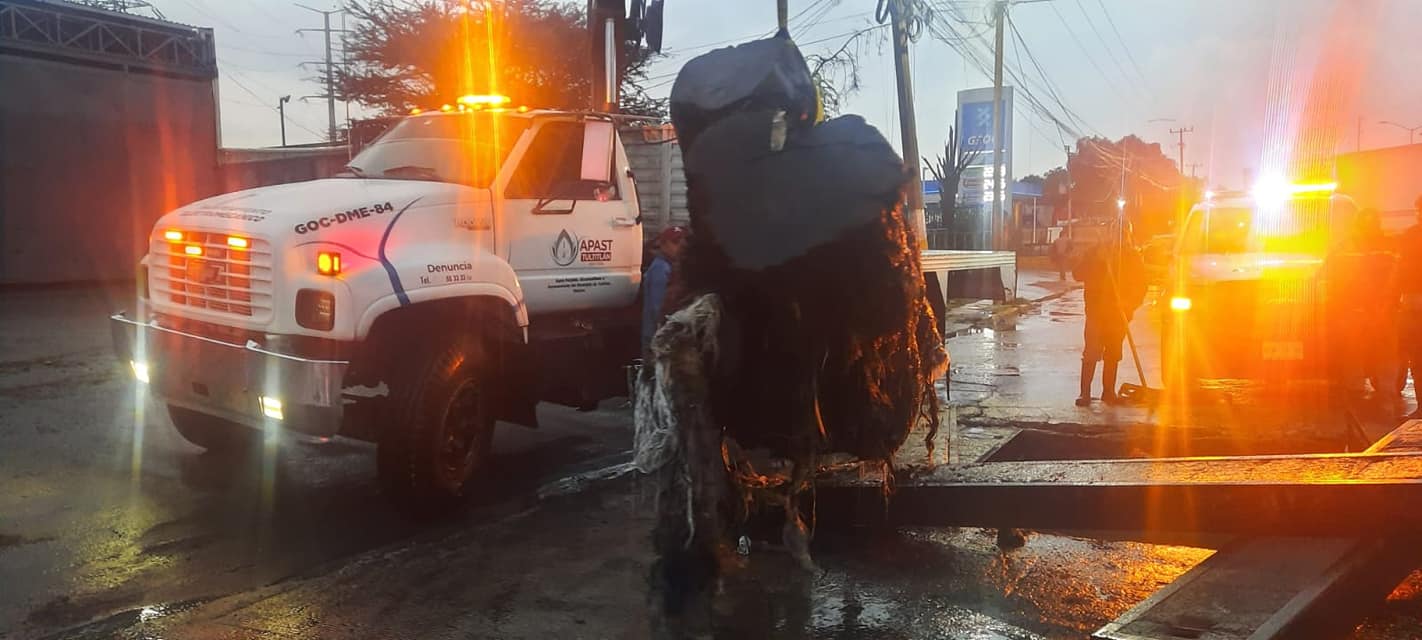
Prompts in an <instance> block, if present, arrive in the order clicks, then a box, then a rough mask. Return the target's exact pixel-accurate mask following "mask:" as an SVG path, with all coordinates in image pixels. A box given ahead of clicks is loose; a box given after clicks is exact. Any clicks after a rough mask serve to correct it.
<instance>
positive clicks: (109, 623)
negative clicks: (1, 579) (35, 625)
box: [44, 598, 214, 640]
mask: <svg viewBox="0 0 1422 640" xmlns="http://www.w3.org/2000/svg"><path fill="white" fill-rule="evenodd" d="M212 600H214V598H197V599H193V600H184V601H182V602H168V603H161V604H153V605H148V606H145V607H139V608H137V609H129V610H128V611H122V612H119V613H116V614H113V615H111V616H109V617H107V618H104V619H102V620H96V621H94V622H91V623H89V624H86V625H83V626H79V627H75V628H72V629H67V630H65V631H61V632H59V633H56V634H53V635H49V636H46V637H45V638H44V640H108V639H110V638H115V637H118V634H119V632H120V631H123V630H125V629H129V628H131V627H133V626H134V625H136V624H139V623H144V622H153V621H156V620H159V619H162V618H166V617H168V616H172V615H177V614H180V613H185V612H187V611H191V610H193V609H196V608H198V607H200V606H202V605H204V604H206V603H208V602H211V601H212ZM144 637H145V638H146V637H149V636H144ZM155 640H156V639H155Z"/></svg>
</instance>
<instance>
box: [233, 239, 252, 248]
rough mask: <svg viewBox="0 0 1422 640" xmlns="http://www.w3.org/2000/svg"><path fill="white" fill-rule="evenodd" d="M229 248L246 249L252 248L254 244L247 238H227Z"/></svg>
mask: <svg viewBox="0 0 1422 640" xmlns="http://www.w3.org/2000/svg"><path fill="white" fill-rule="evenodd" d="M227 246H229V247H232V248H234V249H246V248H247V247H250V246H252V243H251V242H248V241H247V239H246V238H241V237H238V236H227Z"/></svg>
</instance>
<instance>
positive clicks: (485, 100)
mask: <svg viewBox="0 0 1422 640" xmlns="http://www.w3.org/2000/svg"><path fill="white" fill-rule="evenodd" d="M509 102H512V100H511V99H510V98H509V97H508V96H501V95H494V94H471V95H465V96H459V104H467V105H470V106H473V105H486V106H497V105H501V104H508V103H509Z"/></svg>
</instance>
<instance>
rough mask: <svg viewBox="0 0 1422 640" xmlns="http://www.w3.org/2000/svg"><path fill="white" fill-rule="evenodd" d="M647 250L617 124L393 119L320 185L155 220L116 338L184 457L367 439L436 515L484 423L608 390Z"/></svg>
mask: <svg viewBox="0 0 1422 640" xmlns="http://www.w3.org/2000/svg"><path fill="white" fill-rule="evenodd" d="M642 254H643V242H642V229H641V226H640V225H639V218H638V206H637V192H636V189H635V186H634V183H633V176H632V173H631V171H630V170H629V169H628V165H627V157H626V153H625V151H624V149H623V147H622V144H621V142H620V140H619V138H618V134H617V131H616V127H615V126H614V123H613V121H612V119H610V118H609V117H607V116H603V115H598V114H588V113H570V112H557V111H527V110H522V109H519V110H513V109H503V108H497V107H496V108H482V107H481V106H480V105H477V104H476V105H474V108H469V109H463V108H461V109H460V110H449V111H446V112H432V113H425V114H420V115H413V116H411V117H408V118H405V119H402V120H401V121H400V122H398V123H397V124H395V125H394V126H393V127H391V129H390V130H389V131H388V132H387V133H385V134H384V135H383V136H382V137H381V138H380V139H379V140H378V141H376V142H375V143H373V144H372V145H370V146H369V147H367V148H365V149H364V150H363V151H362V152H361V153H360V154H359V155H357V156H356V157H355V158H354V159H353V160H351V161H350V165H349V166H348V167H347V168H346V170H345V171H344V172H342V173H341V174H339V175H338V176H337V177H333V178H329V179H322V180H313V181H309V182H300V183H295V184H285V185H278V186H270V187H262V188H257V189H250V190H246V191H239V192H236V193H228V194H224V195H220V196H216V197H213V198H208V199H206V200H202V201H199V202H194V203H192V204H189V205H187V206H184V207H182V208H180V209H177V210H175V211H173V212H171V213H168V214H167V215H165V216H163V217H162V218H161V219H160V220H159V221H158V223H157V224H156V226H155V227H154V229H153V232H152V235H151V238H150V245H149V251H148V254H147V256H145V257H144V258H143V260H142V263H141V264H142V268H141V274H142V275H141V277H140V282H141V287H140V299H139V304H138V310H137V313H136V315H126V314H122V313H121V314H117V315H114V316H113V317H112V324H113V328H114V338H115V343H116V345H117V348H118V351H119V354H120V357H121V358H123V359H125V360H127V361H128V362H129V364H130V366H131V367H132V369H133V372H134V375H135V377H136V378H137V379H138V380H139V381H140V382H141V383H145V384H147V386H148V387H149V388H150V390H151V393H152V395H153V396H154V397H156V398H157V399H158V400H160V401H161V402H163V403H165V404H166V405H167V406H168V412H169V415H170V416H171V418H172V422H173V425H174V426H175V427H177V429H178V431H179V432H180V433H181V434H182V435H183V437H185V438H186V439H188V440H189V441H191V442H193V443H194V444H197V445H199V446H202V447H204V448H207V449H210V450H213V449H215V450H220V449H225V448H237V447H240V446H244V445H245V444H246V443H247V442H249V441H251V440H254V439H255V438H257V437H259V435H260V433H261V432H263V431H265V432H267V433H268V434H274V433H276V432H277V431H279V430H283V429H285V430H291V431H295V432H299V433H305V434H310V435H315V436H334V435H338V434H339V435H342V436H348V437H353V438H358V439H362V440H367V441H373V442H376V443H377V445H378V446H377V449H378V458H379V471H380V474H381V476H382V480H383V481H384V482H385V484H386V485H387V487H388V488H389V489H390V491H391V493H392V494H394V495H395V496H396V497H397V499H398V500H400V501H401V502H402V503H405V504H406V505H407V506H410V507H415V508H431V507H433V508H438V507H441V506H444V505H447V504H450V503H451V502H453V501H454V500H455V499H457V498H458V497H459V496H460V495H461V494H462V493H463V492H464V489H465V487H466V486H467V485H468V484H469V483H470V480H471V478H473V477H474V476H475V474H476V473H477V472H478V471H479V470H480V468H481V467H482V466H483V463H484V462H485V460H486V458H487V456H488V455H489V448H490V440H491V436H492V433H493V427H494V421H495V420H506V421H510V422H513V423H518V424H523V425H527V426H535V423H536V418H535V415H534V410H533V409H534V404H535V403H536V402H537V401H538V400H552V401H558V402H563V403H565V404H573V405H588V404H590V403H593V402H595V401H596V400H597V399H598V398H600V397H607V396H609V395H612V394H615V393H618V392H620V391H621V389H623V388H625V381H626V376H625V375H623V374H622V373H621V369H620V367H621V366H622V365H625V364H628V363H630V362H631V361H632V360H633V359H634V358H636V357H637V350H638V344H639V342H638V321H639V319H640V316H639V313H638V309H637V302H638V291H639V284H640V280H641V263H642Z"/></svg>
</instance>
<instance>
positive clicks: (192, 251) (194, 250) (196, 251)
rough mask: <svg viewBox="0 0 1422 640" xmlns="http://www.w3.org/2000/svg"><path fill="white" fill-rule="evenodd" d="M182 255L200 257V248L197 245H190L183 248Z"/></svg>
mask: <svg viewBox="0 0 1422 640" xmlns="http://www.w3.org/2000/svg"><path fill="white" fill-rule="evenodd" d="M183 253H186V254H188V255H190V256H200V255H202V247H201V246H199V245H195V244H190V245H188V246H186V247H183Z"/></svg>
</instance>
